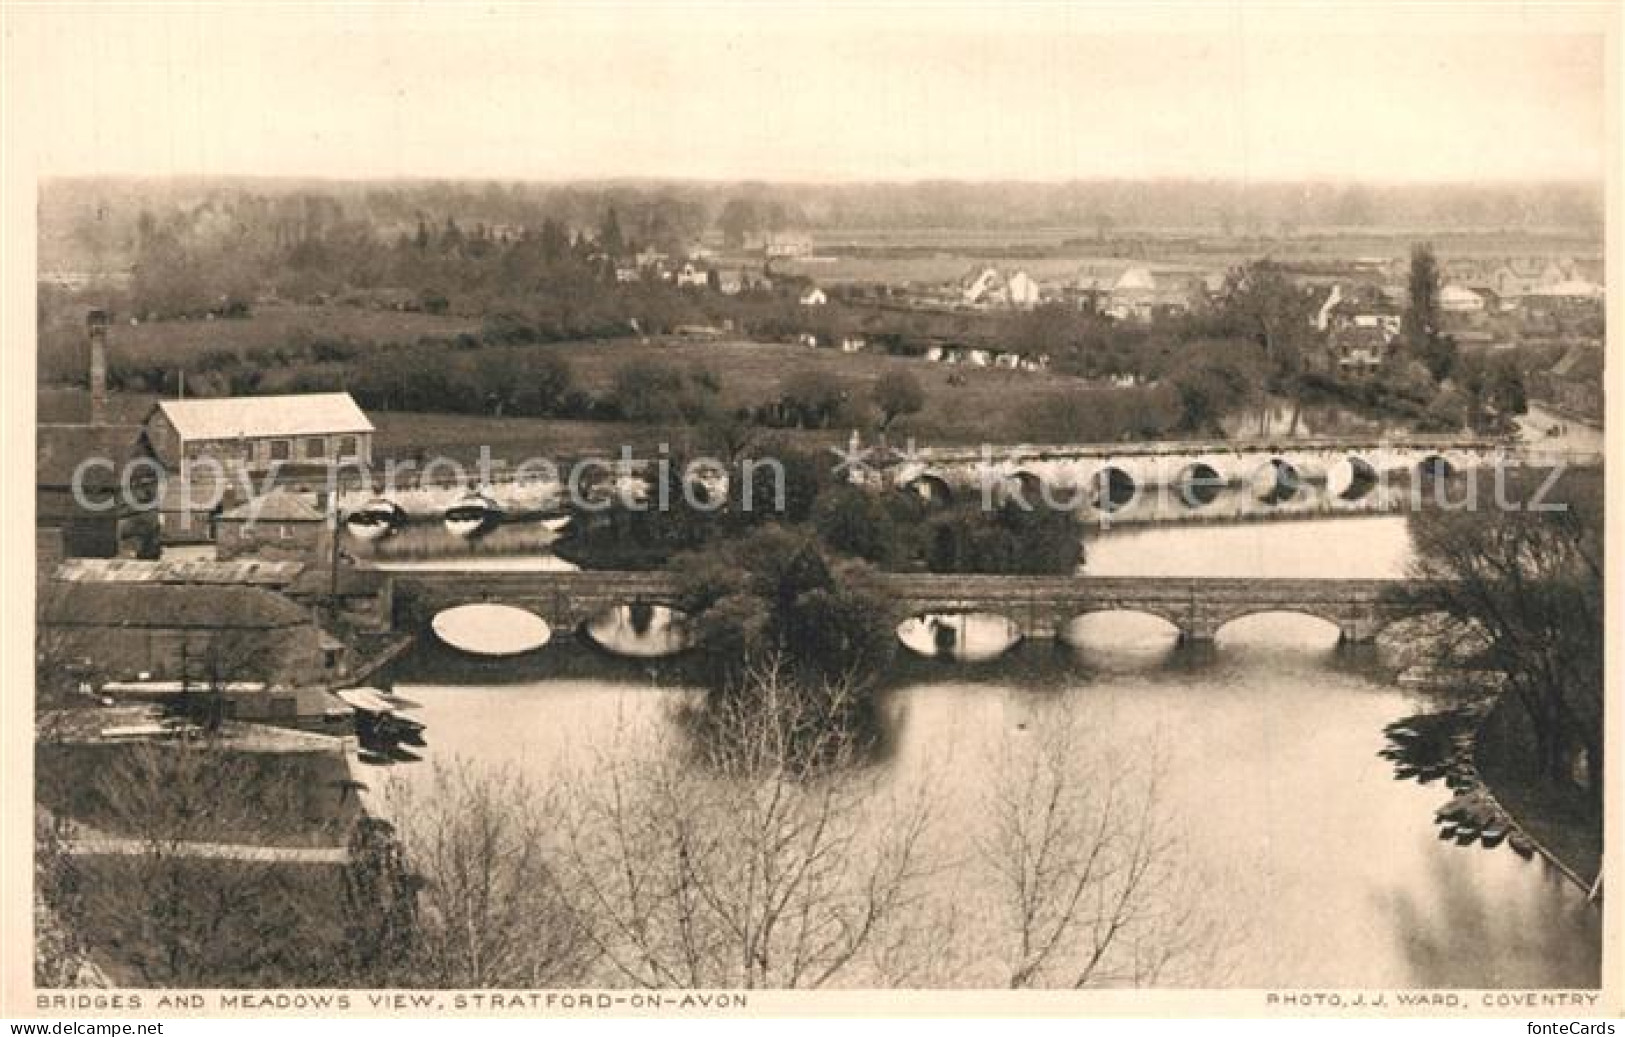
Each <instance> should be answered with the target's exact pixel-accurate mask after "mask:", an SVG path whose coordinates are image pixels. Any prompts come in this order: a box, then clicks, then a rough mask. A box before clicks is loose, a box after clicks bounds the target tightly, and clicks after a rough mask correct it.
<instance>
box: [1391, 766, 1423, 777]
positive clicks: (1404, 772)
mask: <svg viewBox="0 0 1625 1037" xmlns="http://www.w3.org/2000/svg"><path fill="white" fill-rule="evenodd" d="M1418 773H1419V772H1418V771H1417V769H1416V768H1415V767H1414V766H1412V765H1411V764H1408V763H1406V764H1401V765H1400V766H1398V767H1395V768H1394V779H1395V780H1396V781H1409V780H1410V779H1412V778H1414V777H1416V775H1417V774H1418Z"/></svg>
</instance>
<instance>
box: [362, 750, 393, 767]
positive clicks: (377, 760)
mask: <svg viewBox="0 0 1625 1037" xmlns="http://www.w3.org/2000/svg"><path fill="white" fill-rule="evenodd" d="M356 759H358V760H360V761H361V762H362V763H370V764H372V765H373V766H374V767H388V766H389V765H390V764H392V763H394V762H395V761H394V760H391V759H390V758H389V757H388V756H387V755H386V754H384V753H381V752H377V751H375V750H372V749H363V750H361V751H360V752H358V753H356Z"/></svg>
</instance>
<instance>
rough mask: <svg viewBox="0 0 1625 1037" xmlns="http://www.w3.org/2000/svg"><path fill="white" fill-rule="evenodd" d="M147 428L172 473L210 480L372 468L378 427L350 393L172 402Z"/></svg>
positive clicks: (159, 408)
mask: <svg viewBox="0 0 1625 1037" xmlns="http://www.w3.org/2000/svg"><path fill="white" fill-rule="evenodd" d="M143 424H144V426H145V429H146V435H147V441H148V443H150V444H151V446H152V450H153V453H154V454H156V455H157V457H158V459H159V460H160V461H161V462H162V463H163V464H164V466H165V467H166V468H168V469H169V470H170V471H172V472H175V473H177V474H183V475H187V476H191V475H193V474H194V469H195V470H196V474H198V475H199V476H201V477H202V478H203V479H208V478H211V477H213V476H216V475H219V474H222V473H223V474H225V475H227V476H230V475H232V474H234V473H236V472H238V471H247V472H250V473H258V472H264V471H267V470H269V469H271V468H272V466H273V465H274V466H277V467H279V468H280V467H282V466H300V467H303V468H305V469H306V470H311V469H320V468H327V467H331V466H333V465H337V464H346V463H348V464H367V463H370V462H371V461H372V434H373V427H372V422H371V421H368V420H367V416H366V414H364V413H362V411H361V408H360V407H359V406H357V405H356V402H355V400H354V399H353V398H352V397H351V396H350V394H349V393H347V392H329V393H307V394H301V395H293V396H223V397H218V398H214V399H195V400H164V401H162V402H160V403H157V404H155V405H154V406H153V408H152V410H151V412H150V413H148V415H147V419H146V421H145V422H144V423H143Z"/></svg>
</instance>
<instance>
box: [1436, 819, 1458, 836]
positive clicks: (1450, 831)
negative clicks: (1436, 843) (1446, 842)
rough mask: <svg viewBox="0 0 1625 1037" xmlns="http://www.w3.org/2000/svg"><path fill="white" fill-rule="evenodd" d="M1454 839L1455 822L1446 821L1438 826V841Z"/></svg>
mask: <svg viewBox="0 0 1625 1037" xmlns="http://www.w3.org/2000/svg"><path fill="white" fill-rule="evenodd" d="M1455 837H1456V822H1454V821H1446V822H1444V823H1443V824H1441V825H1440V826H1439V838H1440V839H1454V838H1455Z"/></svg>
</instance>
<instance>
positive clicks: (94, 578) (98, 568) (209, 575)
mask: <svg viewBox="0 0 1625 1037" xmlns="http://www.w3.org/2000/svg"><path fill="white" fill-rule="evenodd" d="M304 568H305V563H303V562H274V561H262V560H259V559H248V558H242V559H234V560H231V561H212V560H202V559H194V560H189V561H182V560H159V561H143V560H141V559H136V558H70V559H67V560H66V561H64V562H62V564H60V565H58V566H57V567H56V571H55V572H54V573H52V574H51V578H52V579H53V580H62V581H67V582H73V583H203V584H207V583H220V584H237V585H252V586H261V587H284V586H287V585H288V584H290V583H292V582H293V581H294V579H295V578H296V577H297V576H298V575H299V574H300V572H301V571H303V570H304Z"/></svg>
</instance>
